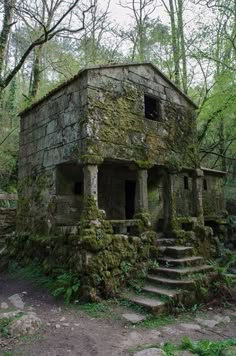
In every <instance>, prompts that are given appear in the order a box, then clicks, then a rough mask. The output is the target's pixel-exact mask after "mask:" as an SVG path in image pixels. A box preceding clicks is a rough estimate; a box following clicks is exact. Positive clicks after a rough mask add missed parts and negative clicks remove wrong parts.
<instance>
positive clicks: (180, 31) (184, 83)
mask: <svg viewBox="0 0 236 356" xmlns="http://www.w3.org/2000/svg"><path fill="white" fill-rule="evenodd" d="M177 17H178V34H179V41H180V50H181V53H180V55H181V59H182V70H183V72H182V86H183V91H184V92H185V93H186V94H187V91H188V87H187V60H186V49H185V37H184V23H183V0H178V11H177Z"/></svg>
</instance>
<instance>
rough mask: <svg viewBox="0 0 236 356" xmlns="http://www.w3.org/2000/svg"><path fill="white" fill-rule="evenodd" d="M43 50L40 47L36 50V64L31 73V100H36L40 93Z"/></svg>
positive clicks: (34, 63)
mask: <svg viewBox="0 0 236 356" xmlns="http://www.w3.org/2000/svg"><path fill="white" fill-rule="evenodd" d="M42 49H43V46H39V47H37V48H35V50H34V62H33V66H32V71H31V81H30V87H29V98H31V99H34V98H35V97H36V95H37V93H38V89H39V84H40V80H41V73H42V68H41V62H42Z"/></svg>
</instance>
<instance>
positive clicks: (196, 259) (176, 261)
mask: <svg viewBox="0 0 236 356" xmlns="http://www.w3.org/2000/svg"><path fill="white" fill-rule="evenodd" d="M157 261H158V262H159V263H160V265H164V266H166V267H172V266H173V267H174V266H179V267H185V266H186V267H190V266H196V265H199V264H200V263H202V262H203V257H201V256H191V257H184V258H171V257H162V258H158V259H157Z"/></svg>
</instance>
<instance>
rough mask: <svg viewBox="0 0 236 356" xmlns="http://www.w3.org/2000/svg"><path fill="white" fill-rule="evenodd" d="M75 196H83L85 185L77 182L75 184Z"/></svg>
mask: <svg viewBox="0 0 236 356" xmlns="http://www.w3.org/2000/svg"><path fill="white" fill-rule="evenodd" d="M74 194H76V195H82V194H83V184H82V183H81V182H75V184H74Z"/></svg>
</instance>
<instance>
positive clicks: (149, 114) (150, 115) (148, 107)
mask: <svg viewBox="0 0 236 356" xmlns="http://www.w3.org/2000/svg"><path fill="white" fill-rule="evenodd" d="M144 107H145V118H146V119H149V120H154V121H161V115H160V101H159V100H158V99H157V98H154V97H152V96H148V95H144Z"/></svg>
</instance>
